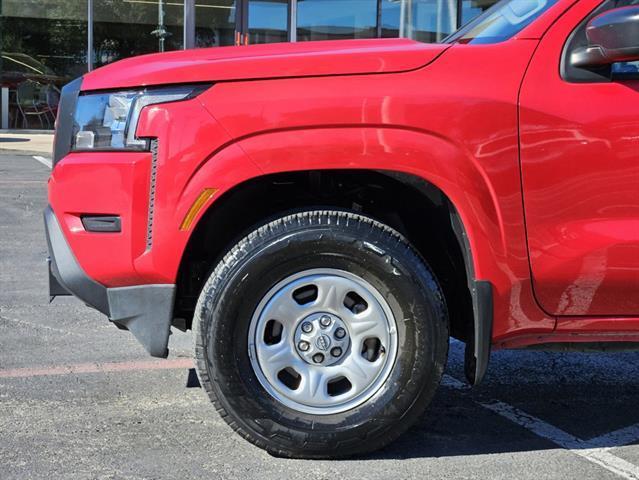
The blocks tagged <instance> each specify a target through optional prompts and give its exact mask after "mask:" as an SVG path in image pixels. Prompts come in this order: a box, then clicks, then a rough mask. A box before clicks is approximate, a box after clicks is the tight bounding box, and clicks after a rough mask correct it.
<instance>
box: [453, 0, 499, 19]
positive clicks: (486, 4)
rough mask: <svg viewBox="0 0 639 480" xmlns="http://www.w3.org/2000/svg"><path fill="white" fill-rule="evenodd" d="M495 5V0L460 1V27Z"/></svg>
mask: <svg viewBox="0 0 639 480" xmlns="http://www.w3.org/2000/svg"><path fill="white" fill-rule="evenodd" d="M495 3H497V2H496V1H495V0H463V1H462V25H465V24H467V23H468V22H470V21H471V20H472V19H473V18H475V17H476V16H478V15H480V14H482V13H484V12H485V11H486V10H488V9H489V8H490V7H492V6H493V5H494V4H495Z"/></svg>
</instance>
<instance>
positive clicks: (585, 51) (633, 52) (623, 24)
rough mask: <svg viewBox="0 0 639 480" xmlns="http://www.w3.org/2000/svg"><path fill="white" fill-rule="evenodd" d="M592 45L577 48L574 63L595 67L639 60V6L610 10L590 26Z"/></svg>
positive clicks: (595, 19) (571, 56)
mask: <svg viewBox="0 0 639 480" xmlns="http://www.w3.org/2000/svg"><path fill="white" fill-rule="evenodd" d="M586 36H587V38H588V46H586V47H582V48H578V49H576V50H574V51H573V52H572V53H571V55H570V63H571V64H572V65H573V66H575V67H581V68H592V67H595V68H596V67H602V66H607V65H611V64H613V63H617V62H633V61H638V60H639V6H630V7H621V8H615V9H612V10H608V11H607V12H604V13H602V14H600V15H597V16H596V17H594V18H593V19H592V20H590V22H588V26H587V27H586Z"/></svg>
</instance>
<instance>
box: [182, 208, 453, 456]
mask: <svg viewBox="0 0 639 480" xmlns="http://www.w3.org/2000/svg"><path fill="white" fill-rule="evenodd" d="M447 325H448V321H447V314H446V308H445V304H444V301H443V296H442V293H441V289H440V288H439V286H438V284H437V282H436V280H435V278H434V277H433V275H432V273H431V271H430V270H429V268H428V266H427V265H426V264H425V262H424V260H423V259H422V258H421V257H420V256H419V255H418V254H417V253H416V252H415V251H414V250H413V248H412V247H411V246H410V245H409V244H408V242H407V241H406V239H404V238H403V237H402V236H401V235H400V234H398V233H397V232H395V231H394V230H392V229H390V228H389V227H387V226H385V225H383V224H381V223H378V222H375V221H374V220H372V219H369V218H367V217H363V216H361V215H357V214H354V213H349V212H336V211H310V212H303V213H298V214H295V215H290V216H287V217H283V218H281V219H278V220H275V221H273V222H271V223H269V224H267V225H265V226H263V227H261V228H259V229H257V230H256V231H254V232H253V233H251V234H250V235H249V236H248V237H246V238H244V239H243V240H241V241H240V242H239V243H238V244H237V245H236V246H235V247H233V249H231V251H230V252H229V253H228V254H227V255H226V256H225V258H224V259H223V260H222V262H220V264H219V265H218V266H217V267H216V269H215V270H214V272H213V273H212V275H211V277H210V278H209V280H208V282H207V283H206V285H205V287H204V289H203V291H202V294H201V296H200V299H199V301H198V305H197V308H196V313H195V321H194V331H195V342H196V344H195V350H196V359H197V370H198V375H199V377H200V382H201V384H202V386H203V387H204V388H205V390H206V391H207V392H208V394H209V396H210V398H211V400H212V401H213V402H214V403H215V405H216V408H217V409H218V411H219V412H220V413H221V415H222V417H223V418H224V419H225V420H226V421H227V422H228V423H229V424H230V425H231V426H232V427H233V428H234V429H235V430H236V431H237V432H238V433H240V434H241V435H242V436H244V437H245V438H247V439H248V440H249V441H251V442H253V443H254V444H256V445H258V446H259V447H261V448H264V449H266V450H268V451H269V452H270V453H273V454H276V455H281V456H288V457H305V458H324V457H343V456H350V455H354V454H359V453H363V452H367V451H370V450H374V449H376V448H379V447H381V446H383V445H385V444H387V443H389V442H390V441H392V440H393V439H394V438H396V437H397V436H398V435H400V434H401V433H402V432H403V431H404V430H405V429H407V428H408V427H409V426H410V425H411V424H412V423H413V421H414V420H415V419H416V418H417V417H418V416H419V415H420V414H421V413H422V411H423V410H424V409H425V408H426V406H427V405H428V403H429V402H430V400H431V398H432V396H433V394H434V392H435V390H436V388H437V385H438V384H439V381H440V378H441V375H442V371H443V368H444V365H445V361H446V355H447V348H448V327H447Z"/></svg>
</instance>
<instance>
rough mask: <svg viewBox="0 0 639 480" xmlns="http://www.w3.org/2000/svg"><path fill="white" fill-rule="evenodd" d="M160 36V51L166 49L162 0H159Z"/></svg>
mask: <svg viewBox="0 0 639 480" xmlns="http://www.w3.org/2000/svg"><path fill="white" fill-rule="evenodd" d="M158 32H159V34H158V37H159V39H160V41H159V46H158V48H159V51H160V52H163V51H164V2H163V1H162V0H158Z"/></svg>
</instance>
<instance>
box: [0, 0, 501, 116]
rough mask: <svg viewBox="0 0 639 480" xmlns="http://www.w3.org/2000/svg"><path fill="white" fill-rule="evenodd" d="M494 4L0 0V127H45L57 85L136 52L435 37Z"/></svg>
mask: <svg viewBox="0 0 639 480" xmlns="http://www.w3.org/2000/svg"><path fill="white" fill-rule="evenodd" d="M493 3H495V0H0V52H1V56H0V89H1V92H2V95H1V97H0V103H1V105H0V107H1V109H2V118H1V119H0V128H44V129H50V128H52V125H53V118H54V116H55V113H56V109H57V97H58V92H59V88H60V87H61V85H63V84H64V83H66V82H68V81H69V80H71V79H73V78H75V77H78V76H80V75H82V74H83V73H85V72H86V71H89V70H92V69H94V68H98V67H100V66H102V65H105V64H107V63H111V62H114V61H116V60H120V59H122V58H126V57H130V56H133V55H141V54H144V53H153V52H161V51H169V50H178V49H184V48H201V47H216V46H225V45H250V44H256V43H272V42H303V41H311V40H334V39H348V38H378V37H407V38H412V39H415V40H418V41H422V42H437V41H439V40H441V39H442V38H444V37H445V36H446V35H448V34H450V33H452V32H453V31H454V30H456V29H457V28H458V27H459V26H460V25H462V24H463V23H466V22H467V21H469V20H470V19H472V18H474V17H475V16H476V15H478V14H479V13H481V12H482V11H483V10H485V9H486V8H488V7H489V6H491V5H492V4H493Z"/></svg>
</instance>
